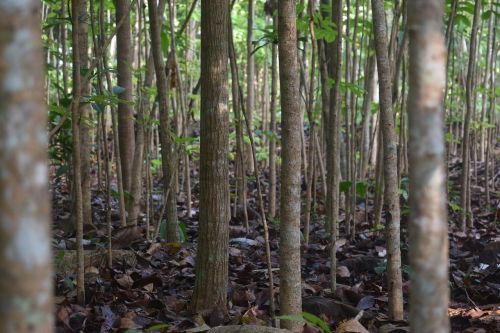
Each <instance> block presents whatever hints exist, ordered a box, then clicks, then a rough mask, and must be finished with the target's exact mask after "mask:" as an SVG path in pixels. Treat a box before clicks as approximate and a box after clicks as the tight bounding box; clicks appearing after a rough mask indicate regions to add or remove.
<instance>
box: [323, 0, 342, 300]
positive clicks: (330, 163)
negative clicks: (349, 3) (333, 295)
mask: <svg viewBox="0 0 500 333" xmlns="http://www.w3.org/2000/svg"><path fill="white" fill-rule="evenodd" d="M332 20H333V22H334V23H335V24H336V26H337V29H339V30H342V0H334V1H333V3H332ZM329 48H330V50H329V52H328V55H329V56H330V59H328V60H327V61H328V62H329V63H330V66H329V67H330V68H329V69H330V70H329V74H330V77H331V78H332V79H333V80H334V84H333V87H332V88H331V90H330V110H329V114H328V122H327V124H326V126H325V130H326V131H325V135H326V170H327V171H326V172H327V197H326V224H327V230H329V231H330V235H331V236H330V238H331V241H330V260H331V267H330V282H331V289H332V291H335V289H336V288H337V254H336V251H337V249H336V241H337V236H338V226H337V223H338V214H339V182H340V162H339V160H340V147H339V146H340V145H339V141H340V137H339V131H340V80H341V77H342V71H341V69H342V65H341V61H342V34H337V37H336V38H335V40H334V42H333V43H332V44H330V45H329Z"/></svg>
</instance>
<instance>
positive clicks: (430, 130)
mask: <svg viewBox="0 0 500 333" xmlns="http://www.w3.org/2000/svg"><path fill="white" fill-rule="evenodd" d="M442 18H443V2H442V1H439V0H419V1H409V2H408V26H409V33H410V92H409V97H408V115H409V125H410V142H409V145H410V147H409V148H410V149H409V154H410V191H411V194H410V242H411V244H410V261H411V267H412V275H411V294H410V325H411V331H412V332H417V331H418V332H436V333H448V332H450V321H449V318H448V302H449V285H448V220H447V218H446V205H447V203H446V188H445V184H446V182H445V170H444V165H445V164H444V163H445V156H446V154H445V145H444V133H443V128H444V126H443V119H444V117H443V94H444V88H445V84H446V48H445V41H444V36H443V33H442Z"/></svg>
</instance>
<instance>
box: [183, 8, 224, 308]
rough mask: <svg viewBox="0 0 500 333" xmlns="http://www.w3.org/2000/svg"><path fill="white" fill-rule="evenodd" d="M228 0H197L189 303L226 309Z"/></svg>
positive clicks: (195, 306)
mask: <svg viewBox="0 0 500 333" xmlns="http://www.w3.org/2000/svg"><path fill="white" fill-rule="evenodd" d="M228 19H229V2H228V1H227V0H202V1H201V79H200V80H201V124H200V129H201V131H200V223H199V237H198V250H197V257H196V280H195V286H194V294H193V303H192V308H193V310H194V311H196V312H211V311H212V310H214V309H217V310H219V311H221V312H222V313H227V288H228V264H229V253H228V252H229V219H230V214H229V163H228V153H229V114H228V92H227V83H228V82H227V81H228V80H227V76H228V72H227V62H228V61H227V59H228V54H229V49H228V40H229V39H228V27H229V23H228Z"/></svg>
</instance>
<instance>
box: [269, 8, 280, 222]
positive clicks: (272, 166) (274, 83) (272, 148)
mask: <svg viewBox="0 0 500 333" xmlns="http://www.w3.org/2000/svg"><path fill="white" fill-rule="evenodd" d="M273 26H274V31H278V18H277V17H276V16H274V17H273ZM271 53H272V54H271V57H272V60H271V105H270V106H269V112H270V118H271V119H270V123H269V131H270V133H271V138H270V139H269V217H270V218H274V217H275V215H276V137H277V132H276V99H277V96H276V95H277V94H278V46H277V45H276V44H275V43H273V44H272V51H271Z"/></svg>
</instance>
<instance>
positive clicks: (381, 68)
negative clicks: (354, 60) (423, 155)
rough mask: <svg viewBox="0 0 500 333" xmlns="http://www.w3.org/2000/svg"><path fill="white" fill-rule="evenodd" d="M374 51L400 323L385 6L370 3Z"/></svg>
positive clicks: (392, 297)
mask: <svg viewBox="0 0 500 333" xmlns="http://www.w3.org/2000/svg"><path fill="white" fill-rule="evenodd" d="M372 13H373V29H374V36H375V51H376V55H377V69H378V77H379V88H380V90H379V96H380V116H381V118H380V119H381V129H382V135H383V140H382V141H383V146H384V148H383V151H384V154H383V155H384V184H385V188H384V195H385V203H386V205H387V211H386V221H385V229H386V241H387V285H388V288H387V289H388V291H389V317H390V318H391V319H394V320H401V319H403V290H402V276H401V249H400V245H401V241H400V210H399V184H398V167H397V142H396V141H397V140H396V131H395V128H394V114H393V112H392V84H391V81H392V75H391V68H390V62H389V56H388V48H387V29H386V22H385V11H384V2H383V1H382V0H372Z"/></svg>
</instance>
